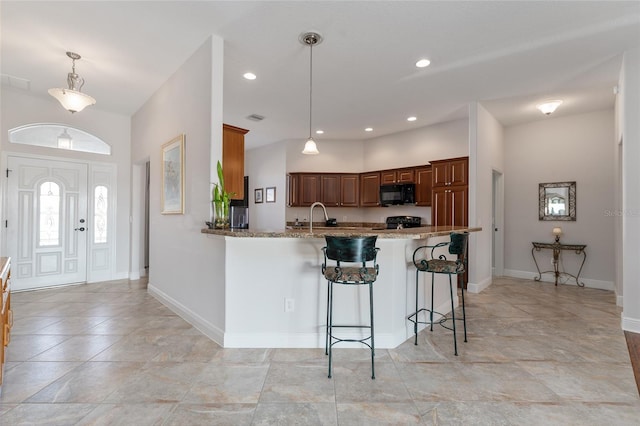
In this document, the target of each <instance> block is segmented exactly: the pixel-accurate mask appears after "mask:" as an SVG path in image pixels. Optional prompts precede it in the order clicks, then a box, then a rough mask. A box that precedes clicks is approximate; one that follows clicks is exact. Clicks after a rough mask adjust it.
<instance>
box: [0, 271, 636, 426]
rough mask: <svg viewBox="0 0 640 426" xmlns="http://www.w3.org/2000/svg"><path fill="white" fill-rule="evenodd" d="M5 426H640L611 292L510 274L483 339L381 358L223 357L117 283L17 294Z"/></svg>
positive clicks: (479, 323) (1, 405)
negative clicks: (331, 364)
mask: <svg viewBox="0 0 640 426" xmlns="http://www.w3.org/2000/svg"><path fill="white" fill-rule="evenodd" d="M13 309H14V312H15V324H14V328H13V336H12V341H11V344H10V346H9V347H8V362H7V365H6V370H5V382H4V385H3V389H2V395H1V397H0V424H2V425H21V424H28V425H38V424H43V425H44V424H46V425H136V426H141V425H223V424H230V425H273V424H282V425H288V424H297V425H303V424H309V425H314V424H317V425H332V424H339V425H352V424H362V425H365V424H366V425H368V424H398V425H406V424H428V425H436V424H438V425H457V424H460V425H543V424H544V425H616V426H617V425H638V424H640V399H639V397H638V391H637V389H636V385H635V382H634V378H633V372H632V369H631V364H630V361H629V355H628V352H627V347H626V343H625V339H624V336H623V332H622V331H621V330H620V309H619V308H618V307H616V306H615V303H614V295H613V293H611V292H607V291H602V290H594V289H589V288H578V287H575V286H558V287H557V288H556V287H554V286H553V284H548V283H537V282H533V281H527V280H518V279H511V278H510V279H506V278H500V279H497V280H495V282H494V284H493V285H492V286H490V287H489V288H488V289H487V290H485V291H483V292H482V293H480V294H468V295H467V315H468V318H469V342H468V343H460V356H458V357H455V356H453V350H452V345H453V342H452V340H451V334H450V333H451V332H450V331H447V330H445V329H442V328H440V327H436V329H435V330H434V331H433V332H429V331H423V332H421V333H420V335H419V345H418V346H414V345H413V341H412V339H409V340H408V341H407V342H405V343H404V344H403V345H401V346H400V347H398V348H396V349H393V350H379V351H378V352H377V354H376V380H375V381H373V380H371V379H370V378H369V373H370V363H369V358H368V356H369V353H368V351H367V350H364V349H362V350H361V349H336V351H335V352H334V353H335V370H334V378H333V379H328V378H327V377H326V364H327V359H326V357H325V356H324V351H323V350H321V349H222V348H220V347H218V346H217V345H216V344H215V343H213V342H212V341H210V340H209V339H207V338H206V337H204V336H203V335H202V334H200V333H199V332H198V331H197V330H196V329H194V328H193V327H191V326H190V325H189V324H187V323H186V322H185V321H183V320H182V319H181V318H179V317H178V316H176V315H174V314H173V313H172V312H171V311H170V310H168V309H167V308H165V307H164V306H163V305H162V304H160V303H159V302H158V301H157V300H155V299H154V298H153V297H152V296H150V295H149V294H148V293H147V292H146V283H145V282H144V281H113V282H106V283H98V284H88V285H81V286H74V287H66V288H59V289H51V290H42V291H34V292H23V293H15V294H14V295H13Z"/></svg>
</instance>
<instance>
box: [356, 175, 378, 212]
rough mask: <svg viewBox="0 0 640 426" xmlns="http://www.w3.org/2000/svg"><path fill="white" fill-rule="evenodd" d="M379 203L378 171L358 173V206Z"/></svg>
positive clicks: (374, 205) (372, 205)
mask: <svg viewBox="0 0 640 426" xmlns="http://www.w3.org/2000/svg"><path fill="white" fill-rule="evenodd" d="M379 205H380V173H379V172H374V173H363V174H361V175H360V206H361V207H377V206H379Z"/></svg>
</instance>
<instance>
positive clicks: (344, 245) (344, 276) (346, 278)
mask: <svg viewBox="0 0 640 426" xmlns="http://www.w3.org/2000/svg"><path fill="white" fill-rule="evenodd" d="M377 238H378V237H377V236H376V235H374V236H367V237H346V236H345V237H341V236H340V237H338V236H330V235H327V236H325V241H326V243H327V245H326V246H325V247H323V248H322V251H323V252H324V263H323V264H322V275H324V277H325V278H326V279H327V287H328V288H327V329H326V330H327V332H326V339H325V354H326V355H329V376H328V377H329V378H331V366H332V364H331V362H332V353H331V349H332V348H333V345H335V344H336V343H339V342H358V343H362V344H364V345H366V346H368V347H369V349H371V378H372V379H375V378H376V377H375V368H374V361H373V360H374V356H375V344H374V327H373V283H374V282H375V280H376V278H377V277H378V269H379V267H378V264H377V263H376V256H377V253H378V250H380V249H379V248H377V247H376V246H375V245H376V239H377ZM330 263H331V264H330ZM345 263H346V264H347V265H344V264H345ZM367 263H368V265H367ZM334 284H345V285H368V286H369V324H368V325H366V324H351V325H348V324H344V325H335V324H333V285H334ZM334 328H360V329H363V328H364V329H367V328H368V329H369V331H370V334H369V336H366V337H363V338H361V339H355V338H354V339H349V338H339V337H336V336H334V334H333V329H334Z"/></svg>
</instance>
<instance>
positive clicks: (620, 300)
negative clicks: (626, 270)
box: [616, 294, 624, 307]
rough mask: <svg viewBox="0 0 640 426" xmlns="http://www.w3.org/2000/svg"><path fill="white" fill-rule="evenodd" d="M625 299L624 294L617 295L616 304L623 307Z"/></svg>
mask: <svg viewBox="0 0 640 426" xmlns="http://www.w3.org/2000/svg"><path fill="white" fill-rule="evenodd" d="M623 301H624V296H620V295H619V294H617V295H616V306H620V307H622V303H623Z"/></svg>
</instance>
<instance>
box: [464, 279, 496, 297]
mask: <svg viewBox="0 0 640 426" xmlns="http://www.w3.org/2000/svg"><path fill="white" fill-rule="evenodd" d="M492 282H493V278H492V277H487V278H485V279H484V280H482V281H480V282H478V283H471V282H469V283H467V291H468V292H469V293H480V292H481V291H482V290H484V289H485V288H487V287H489V286H490V285H491V283H492Z"/></svg>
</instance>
